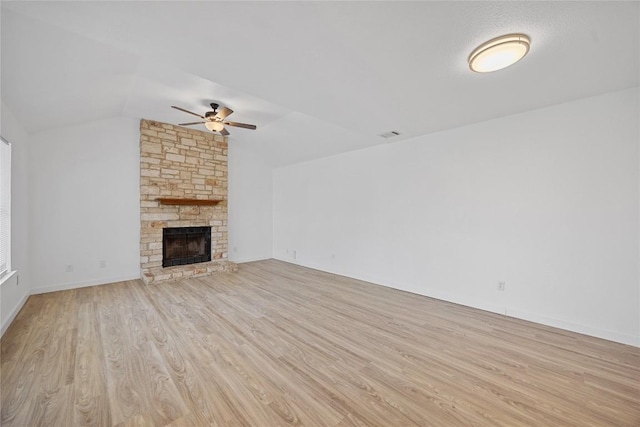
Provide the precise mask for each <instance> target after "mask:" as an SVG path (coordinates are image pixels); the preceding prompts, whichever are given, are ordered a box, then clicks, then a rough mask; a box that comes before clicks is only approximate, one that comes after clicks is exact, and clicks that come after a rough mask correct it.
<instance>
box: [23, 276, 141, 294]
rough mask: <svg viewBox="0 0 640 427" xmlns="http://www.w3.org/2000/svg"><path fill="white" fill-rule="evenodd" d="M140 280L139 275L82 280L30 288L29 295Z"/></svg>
mask: <svg viewBox="0 0 640 427" xmlns="http://www.w3.org/2000/svg"><path fill="white" fill-rule="evenodd" d="M137 279H140V274H139V273H138V274H136V275H128V276H116V277H105V278H102V279H92V280H84V281H80V282H72V283H60V284H58V285H51V286H39V287H35V288H31V295H37V294H46V293H48V292H57V291H67V290H69V289H78V288H86V287H89V286H98V285H108V284H109V283H115V282H124V281H126V280H137Z"/></svg>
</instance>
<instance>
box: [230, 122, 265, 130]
mask: <svg viewBox="0 0 640 427" xmlns="http://www.w3.org/2000/svg"><path fill="white" fill-rule="evenodd" d="M222 123H224V124H225V125H229V126H235V127H237V128H245V129H253V130H256V129H257V126H256V125H250V124H248V123H238V122H222Z"/></svg>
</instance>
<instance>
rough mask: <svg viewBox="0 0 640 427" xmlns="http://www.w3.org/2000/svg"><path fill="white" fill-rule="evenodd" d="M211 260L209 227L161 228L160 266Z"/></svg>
mask: <svg viewBox="0 0 640 427" xmlns="http://www.w3.org/2000/svg"><path fill="white" fill-rule="evenodd" d="M207 261H211V227H169V228H163V229H162V266H163V267H171V266H174V265H186V264H196V263H199V262H207Z"/></svg>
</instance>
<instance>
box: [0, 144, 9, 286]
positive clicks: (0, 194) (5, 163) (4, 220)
mask: <svg viewBox="0 0 640 427" xmlns="http://www.w3.org/2000/svg"><path fill="white" fill-rule="evenodd" d="M0 140H1V142H0V278H1V277H3V276H5V275H6V274H7V273H9V271H10V269H11V145H10V144H9V143H8V142H7V141H6V140H5V139H4V138H0Z"/></svg>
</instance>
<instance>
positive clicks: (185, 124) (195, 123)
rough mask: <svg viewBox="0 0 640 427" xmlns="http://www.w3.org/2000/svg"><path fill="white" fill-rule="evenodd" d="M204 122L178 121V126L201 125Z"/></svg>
mask: <svg viewBox="0 0 640 427" xmlns="http://www.w3.org/2000/svg"><path fill="white" fill-rule="evenodd" d="M204 123H206V122H189V123H178V126H191V125H201V124H204Z"/></svg>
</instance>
